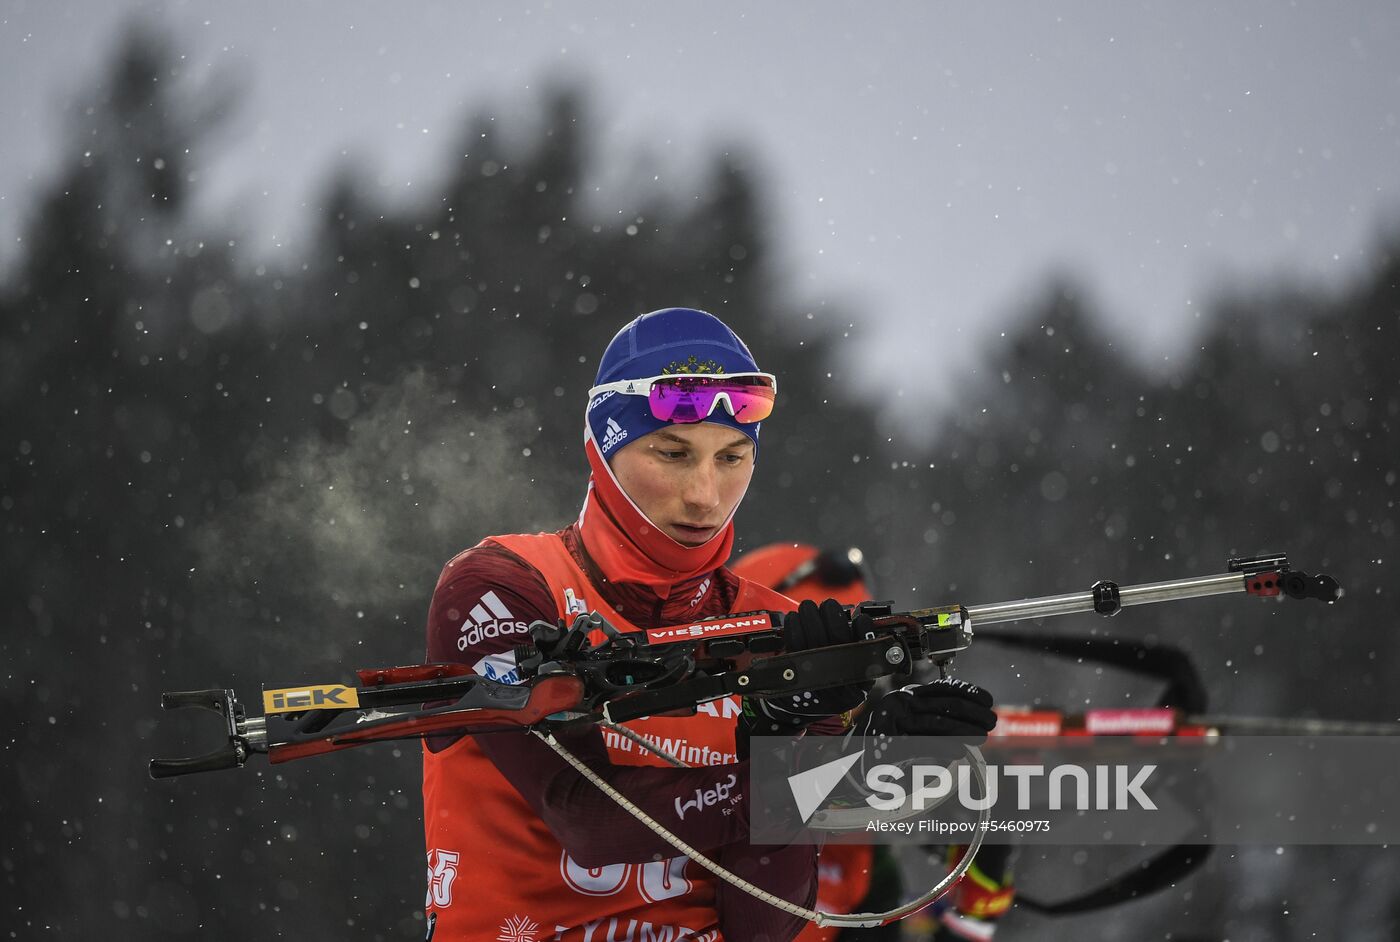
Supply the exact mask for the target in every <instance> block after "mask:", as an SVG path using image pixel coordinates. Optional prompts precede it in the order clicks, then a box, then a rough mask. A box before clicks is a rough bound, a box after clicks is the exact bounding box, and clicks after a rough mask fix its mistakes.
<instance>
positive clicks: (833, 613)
mask: <svg viewBox="0 0 1400 942" xmlns="http://www.w3.org/2000/svg"><path fill="white" fill-rule="evenodd" d="M874 632H875V623H874V622H873V621H872V620H871V618H870V616H869V615H856V616H855V618H854V619H853V618H852V617H851V615H850V613H849V612H847V611H846V609H845V608H843V607H842V605H841V603H840V602H838V601H836V600H835V599H827V600H826V601H825V602H823V603H822V604H821V605H820V606H818V605H817V603H816V602H813V601H810V600H808V601H804V602H803V603H802V604H801V605H799V606H798V607H797V611H795V612H788V613H787V614H786V615H784V616H783V652H784V653H785V654H798V653H800V652H802V651H810V650H812V649H813V648H824V647H828V646H830V645H834V644H850V643H852V642H854V641H859V640H861V639H863V638H864V637H866V634H867V633H870V634H871V635H872V636H873V634H874ZM873 686H875V681H873V680H869V681H865V682H863V683H859V684H850V685H847V686H844V687H827V688H825V689H823V690H803V691H800V692H798V693H795V694H793V695H791V696H782V697H772V698H768V699H760V698H757V697H754V698H745V699H744V711H743V714H742V716H741V717H740V719H739V727H738V730H737V733H738V736H737V740H736V741H737V745H738V747H739V757H740V758H744V757H745V756H747V755H748V737H749V736H783V735H791V734H793V733H795V732H797V731H798V730H800V729H802V728H803V727H805V726H808V725H810V724H811V723H815V722H816V721H817V720H821V719H825V718H826V717H828V716H837V715H839V714H841V713H845V712H846V711H848V710H854V709H855V708H856V707H858V706H860V705H861V704H862V703H864V702H865V697H866V694H868V693H869V692H870V688H871V687H873Z"/></svg>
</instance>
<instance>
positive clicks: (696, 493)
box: [681, 461, 719, 523]
mask: <svg viewBox="0 0 1400 942" xmlns="http://www.w3.org/2000/svg"><path fill="white" fill-rule="evenodd" d="M681 499H682V500H684V501H685V504H686V507H687V508H693V509H694V510H695V511H697V512H700V513H708V512H709V511H711V510H714V509H715V508H716V507H718V506H719V473H718V471H717V470H716V469H715V467H714V465H713V464H711V463H710V462H708V461H704V462H701V463H700V464H699V465H698V466H697V467H695V468H694V469H693V470H692V471H691V472H690V474H688V475H686V481H685V490H684V492H683V493H682V494H681ZM693 522H695V523H701V522H703V521H699V520H696V521H693Z"/></svg>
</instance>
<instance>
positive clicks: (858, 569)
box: [731, 543, 1015, 942]
mask: <svg viewBox="0 0 1400 942" xmlns="http://www.w3.org/2000/svg"><path fill="white" fill-rule="evenodd" d="M731 569H732V570H733V571H734V572H735V573H736V574H737V575H739V576H741V577H743V578H745V579H751V580H753V581H754V582H757V583H759V584H760V585H765V586H768V587H769V588H771V589H774V590H776V591H778V592H781V593H783V594H784V595H786V596H787V597H788V598H791V599H793V600H794V601H798V602H801V601H803V600H812V601H816V600H819V599H835V600H836V601H837V602H839V603H841V604H842V605H852V606H854V605H859V604H860V603H861V602H865V601H869V600H871V599H873V598H874V590H873V586H874V582H873V580H872V578H871V575H870V570H869V567H868V566H867V565H866V561H865V554H864V553H863V552H862V551H861V550H860V549H858V548H856V547H845V548H839V549H838V548H826V549H819V548H817V547H815V546H809V545H807V544H805V543H770V544H768V545H767V546H762V547H759V548H758V549H755V550H751V551H749V552H747V553H744V554H743V555H742V556H740V557H739V558H738V559H736V560H735V561H734V564H733V565H732V566H731ZM881 684H883V685H886V686H887V685H888V681H882V682H881ZM876 693H877V695H878V694H879V693H880V691H879V689H878V685H877V690H876ZM864 709H865V707H864V706H862V707H858V708H857V710H856V711H853V712H854V713H855V714H856V715H854V716H852V717H851V718H850V721H854V720H855V719H856V718H857V717H858V715H859V711H862V710H864ZM965 850H966V848H965V847H963V846H961V845H954V846H952V847H949V848H947V850H946V858H947V859H946V863H947V866H948V867H949V869H951V868H952V867H953V866H955V865H956V864H957V863H958V862H959V861H960V860H961V859H962V855H963V853H964V851H965ZM1010 857H1011V847H1009V846H1006V845H987V846H984V847H983V848H982V849H981V850H979V851H978V854H977V857H976V859H975V861H974V862H973V865H972V866H971V867H970V868H969V870H968V872H967V873H966V874H965V875H964V876H963V878H962V879H961V880H959V881H958V883H957V885H956V886H955V887H954V888H953V891H952V892H951V893H949V894H947V895H946V896H944V897H943V898H942V899H939V900H937V901H935V902H934V903H933V905H932V906H930V907H929V909H928V910H926V911H925V912H923V913H919V914H917V915H915V916H913V917H910V918H909V919H907V920H905V921H904V922H903V923H892V924H890V925H885V926H879V927H875V928H868V929H863V928H848V929H840V928H836V927H832V926H826V927H819V926H815V925H810V924H809V925H808V926H807V928H806V929H804V930H803V931H802V934H801V935H800V936H799V937H798V940H799V942H896V940H898V939H900V938H903V937H904V935H902V932H903V931H904V930H908V931H911V932H912V933H913V934H914V936H915V937H916V938H920V939H927V940H931V942H953V940H959V939H991V938H993V937H994V936H995V933H996V928H997V920H999V919H1000V918H1001V917H1002V916H1003V915H1004V914H1005V913H1006V911H1007V910H1008V909H1009V908H1010V906H1011V903H1012V900H1013V898H1014V896H1015V888H1014V885H1013V882H1012V872H1011V867H1010V863H1011V860H1010ZM817 877H818V882H817V906H816V908H817V909H819V910H822V911H823V912H834V913H854V912H885V911H887V910H890V909H893V908H894V907H896V906H898V905H899V904H900V903H901V902H903V891H904V888H903V881H902V878H901V875H900V869H899V863H898V861H897V860H896V859H895V857H894V855H893V853H892V852H891V850H890V848H889V847H888V846H886V845H883V844H829V845H827V846H825V847H823V848H822V849H821V853H820V856H819V857H818V861H817ZM901 927H903V929H902V928H901Z"/></svg>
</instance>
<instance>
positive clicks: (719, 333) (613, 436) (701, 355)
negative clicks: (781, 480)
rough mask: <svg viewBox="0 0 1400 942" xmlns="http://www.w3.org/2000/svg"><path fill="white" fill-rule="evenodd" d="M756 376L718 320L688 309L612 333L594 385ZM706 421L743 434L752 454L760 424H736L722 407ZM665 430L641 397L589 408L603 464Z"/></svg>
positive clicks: (598, 400)
mask: <svg viewBox="0 0 1400 942" xmlns="http://www.w3.org/2000/svg"><path fill="white" fill-rule="evenodd" d="M757 372H759V369H758V364H757V363H755V362H754V358H753V354H752V353H750V352H749V348H748V347H746V346H744V342H743V341H742V340H740V339H739V337H738V335H737V334H735V333H734V331H732V330H730V329H729V328H728V327H727V326H725V324H724V322H723V321H721V320H720V319H719V318H718V317H715V316H714V315H713V314H706V313H705V312H704V311H696V310H692V309H691V308H686V307H668V308H665V309H663V310H660V311H652V312H651V313H650V314H643V315H642V316H641V317H639V318H637V319H636V320H634V321H632V323H630V324H628V325H627V326H626V327H624V328H622V329H621V330H619V331H618V332H617V336H615V337H613V339H612V342H611V343H609V344H608V348H607V349H606V350H604V351H603V358H602V359H601V360H600V361H599V362H598V376H597V378H596V379H595V380H594V381H593V385H595V386H601V385H603V384H604V383H615V382H617V381H618V380H623V379H647V378H649V377H652V376H661V375H663V374H665V373H757ZM705 421H706V422H713V423H715V424H716V425H727V426H729V427H730V428H732V429H735V430H736V431H740V432H743V433H744V434H745V435H747V436H748V437H749V438H751V439H752V440H753V445H754V450H755V454H756V453H757V449H758V427H759V425H760V424H762V423H759V422H754V423H751V424H747V425H746V424H742V423H740V422H736V421H735V420H734V416H732V415H730V414H729V410H727V409H726V408H724V406H723V405H720V406H719V407H718V408H716V409H715V411H714V412H712V413H710V417H709V418H708V419H706V420H705ZM670 424H671V423H670V422H664V421H662V420H661V419H658V418H656V416H654V415H652V414H651V407H650V406H649V405H648V404H647V400H646V397H644V396H624V395H601V396H597V397H595V398H594V399H593V400H592V401H591V402H589V404H588V426H589V428H590V429H592V431H593V440H594V441H596V442H597V443H598V450H599V451H600V452H601V453H602V455H603V457H604V458H607V457H609V456H610V455H611V454H612V453H613V451H614V450H616V449H617V448H618V447H619V446H621V445H623V444H624V443H626V442H632V441H636V440H637V439H639V438H641V437H642V436H643V435H649V434H651V433H652V432H655V431H656V430H657V429H662V428H665V427H666V426H668V425H670Z"/></svg>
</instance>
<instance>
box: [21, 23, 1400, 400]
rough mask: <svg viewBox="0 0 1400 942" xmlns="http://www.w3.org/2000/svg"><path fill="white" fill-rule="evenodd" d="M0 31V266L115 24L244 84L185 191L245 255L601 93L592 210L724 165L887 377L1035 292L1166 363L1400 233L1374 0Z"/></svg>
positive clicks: (675, 188) (989, 324)
mask: <svg viewBox="0 0 1400 942" xmlns="http://www.w3.org/2000/svg"><path fill="white" fill-rule="evenodd" d="M0 10H3V12H0V122H3V123H2V124H0V127H3V128H4V131H5V134H4V140H3V143H0V261H8V260H11V259H12V258H13V257H14V255H15V239H16V236H17V232H18V220H19V218H21V216H22V213H23V212H24V211H25V210H26V209H27V207H28V199H29V197H30V195H31V194H32V193H33V191H34V189H35V187H36V185H38V184H40V183H42V182H43V181H44V180H45V179H46V177H47V175H48V173H49V171H50V168H51V167H52V166H53V163H54V161H55V159H56V158H57V157H59V156H60V148H61V147H62V146H63V144H64V139H63V136H62V129H63V127H64V118H65V116H64V111H63V109H64V108H65V107H66V106H67V105H68V103H69V100H70V97H71V94H72V93H73V92H75V91H77V90H80V89H82V88H83V87H84V86H85V84H86V83H88V82H89V81H91V80H92V78H93V77H94V75H95V73H96V71H97V69H98V67H99V66H100V64H102V63H103V62H105V61H106V58H107V55H108V54H109V52H110V49H111V45H112V43H113V40H114V36H115V35H116V34H117V32H118V30H119V27H120V26H121V24H122V23H124V22H125V21H126V20H128V19H129V18H130V17H131V15H132V14H133V13H134V12H147V13H152V14H154V15H155V16H156V17H157V18H158V19H159V21H160V22H161V23H163V24H165V25H166V26H167V27H168V28H169V29H170V30H171V31H172V32H173V34H174V36H175V38H176V40H177V47H178V49H179V51H180V52H181V53H183V54H184V55H185V56H186V57H187V62H188V64H189V68H190V69H191V70H192V71H193V72H194V73H195V74H201V73H204V72H207V70H209V69H210V68H211V67H213V66H216V65H218V66H233V67H234V68H235V69H237V70H238V71H240V72H241V73H242V74H243V76H244V78H245V80H246V84H247V93H248V94H247V98H246V100H245V102H244V106H243V110H242V112H241V114H240V116H239V118H238V119H237V122H236V123H235V125H234V128H233V130H232V132H231V133H229V134H228V135H227V136H226V137H225V138H224V139H223V140H222V141H221V144H220V146H219V147H217V148H214V149H212V150H211V151H210V152H209V153H207V154H206V155H204V156H205V157H206V158H207V163H206V165H205V166H204V167H203V168H202V175H203V179H204V183H205V185H206V186H207V191H206V194H205V195H206V205H207V208H209V209H210V210H212V211H216V212H219V213H221V214H230V215H232V216H233V218H235V219H241V220H244V221H245V222H246V225H247V227H248V231H249V235H250V237H251V240H252V242H253V244H254V245H255V247H256V249H257V250H258V251H259V252H262V253H269V252H275V251H277V250H278V246H283V247H286V248H291V249H295V248H296V244H297V240H298V239H299V238H302V237H304V236H303V230H302V223H303V220H304V217H305V206H306V205H307V204H310V203H312V202H314V199H315V197H316V192H315V189H314V187H315V184H316V183H318V182H319V181H320V180H321V178H322V176H323V174H324V172H325V171H326V170H327V168H328V167H329V166H331V165H333V164H335V163H336V162H337V161H338V160H340V159H341V156H340V155H341V153H342V151H349V152H350V154H351V155H354V156H358V157H359V158H360V162H361V163H362V164H363V165H366V166H368V167H370V168H373V169H374V170H375V172H376V173H377V175H378V178H379V180H380V182H381V185H382V186H383V187H384V188H385V189H386V191H389V192H394V191H399V192H407V193H413V192H415V190H414V186H415V185H416V186H417V187H418V190H417V191H419V192H421V191H422V190H423V189H424V187H423V184H424V183H425V182H428V181H427V180H426V179H425V175H427V174H432V173H435V172H436V171H437V168H438V166H439V165H440V164H442V163H443V162H444V154H445V153H447V152H448V149H449V148H450V147H451V145H452V144H453V143H454V142H455V141H456V138H457V135H458V132H459V124H458V122H459V121H460V119H461V118H463V116H464V115H465V114H467V113H468V112H471V111H475V110H478V109H484V108H487V107H488V106H489V107H491V108H493V109H494V113H495V114H497V115H498V116H499V117H501V118H502V119H503V123H509V122H508V120H506V119H509V118H511V117H512V116H513V115H515V116H522V117H524V116H528V115H529V114H530V110H531V107H532V105H533V103H534V101H535V98H534V97H533V96H534V95H535V94H537V92H538V89H539V87H540V86H541V84H542V80H543V79H545V78H546V77H547V76H551V75H553V76H559V75H562V76H565V77H567V78H569V79H571V80H580V81H582V82H584V83H585V84H586V85H587V86H588V87H590V88H591V89H592V90H593V91H594V92H596V101H595V108H596V110H595V118H596V120H597V125H598V127H599V129H600V130H601V131H602V132H603V133H604V137H605V141H604V144H605V150H604V156H605V158H606V166H605V167H603V168H600V174H599V177H598V180H597V181H596V182H598V184H599V186H600V189H599V191H598V192H597V193H596V194H595V200H596V204H597V206H598V207H599V209H600V210H603V211H609V212H612V211H616V210H628V209H631V208H632V207H633V205H634V204H633V201H632V200H631V199H629V196H630V195H634V194H635V193H636V181H635V177H637V176H638V175H640V174H642V172H643V171H644V170H645V171H646V175H647V176H648V177H649V176H650V174H651V173H652V172H655V170H656V169H659V170H660V171H661V172H663V173H665V174H669V175H670V176H671V178H672V179H670V180H663V181H662V183H663V185H665V186H667V187H668V189H670V190H671V191H672V192H674V193H675V194H677V196H678V197H681V198H683V197H684V195H685V193H686V192H687V191H688V188H690V187H693V186H694V185H695V184H694V183H693V179H694V170H695V168H696V167H697V166H698V165H699V163H698V158H699V157H701V156H703V155H704V154H706V153H708V152H710V150H711V149H712V148H714V147H716V146H719V145H722V144H727V143H730V142H739V143H741V144H743V145H745V146H746V147H747V148H748V150H749V152H751V153H753V154H754V155H756V157H757V158H758V160H757V166H758V167H759V169H760V171H761V176H762V178H763V179H764V181H765V182H766V183H767V184H769V188H768V195H769V197H770V199H771V208H772V210H773V218H772V220H771V227H770V228H771V232H772V233H774V234H775V235H777V236H779V237H780V238H781V257H782V262H783V268H784V270H785V271H786V272H787V273H788V275H789V276H790V277H791V279H792V281H793V283H794V284H796V285H797V286H798V288H799V289H800V290H801V291H802V293H803V294H804V295H805V296H808V297H812V298H815V297H817V296H829V297H832V298H836V299H839V300H841V301H843V302H846V303H848V304H849V306H850V307H852V309H854V310H855V311H856V312H857V313H858V314H859V316H860V317H861V320H859V321H857V328H856V330H855V331H854V334H855V336H856V337H857V340H858V341H859V342H862V343H869V344H871V345H877V346H878V347H879V349H881V350H883V351H885V352H887V353H888V354H889V355H890V356H891V357H892V358H893V365H894V366H903V367H910V368H919V367H924V368H926V367H927V366H928V364H929V363H930V361H931V358H933V357H942V358H946V357H956V356H959V355H963V354H967V353H969V352H971V351H972V350H973V349H974V344H975V343H976V342H979V341H991V342H994V341H995V338H996V336H997V331H998V330H999V329H1000V327H1002V326H1004V324H1005V323H1006V321H1007V319H1008V316H1009V315H1010V314H1011V313H1012V312H1013V311H1014V310H1015V309H1016V304H1017V301H1018V299H1020V298H1022V297H1024V294H1025V292H1026V291H1027V290H1029V289H1031V288H1033V287H1035V286H1036V285H1038V284H1039V283H1040V280H1041V278H1043V276H1044V274H1045V273H1046V272H1047V271H1048V270H1051V269H1055V268H1063V269H1067V270H1071V271H1075V272H1079V273H1082V275H1083V277H1084V278H1085V280H1086V281H1087V283H1088V284H1089V286H1090V287H1091V288H1092V289H1093V294H1094V298H1095V301H1096V302H1097V303H1098V304H1099V305H1100V306H1101V307H1102V308H1103V309H1104V310H1105V311H1106V312H1107V313H1108V314H1109V315H1110V316H1111V317H1112V319H1113V322H1114V324H1115V325H1116V327H1117V333H1116V336H1117V338H1118V343H1119V344H1120V346H1129V345H1136V346H1139V347H1141V348H1142V349H1143V350H1145V351H1150V354H1149V355H1150V356H1151V357H1152V358H1155V359H1157V360H1161V358H1163V357H1169V356H1172V355H1174V354H1179V353H1180V351H1181V349H1182V344H1183V343H1184V342H1186V339H1187V338H1189V337H1190V335H1191V333H1192V331H1193V328H1194V325H1195V324H1196V323H1197V320H1196V317H1197V312H1198V310H1199V309H1200V307H1201V305H1202V303H1203V302H1204V301H1205V300H1206V299H1207V298H1208V297H1209V296H1210V294H1211V291H1212V287H1213V286H1214V285H1216V284H1218V283H1219V282H1220V281H1221V279H1225V278H1228V280H1229V281H1230V282H1231V283H1239V282H1240V281H1241V280H1242V279H1247V278H1252V277H1260V278H1268V277H1272V276H1274V275H1277V274H1278V273H1280V272H1287V273H1291V274H1294V275H1297V276H1301V277H1309V278H1312V277H1317V278H1321V279H1323V280H1324V281H1326V282H1327V283H1333V284H1335V283H1337V281H1338V280H1339V279H1340V277H1342V276H1344V275H1346V274H1350V273H1354V272H1355V271H1357V270H1358V269H1359V268H1360V267H1361V266H1363V265H1364V264H1365V262H1366V253H1367V252H1368V251H1369V250H1370V249H1371V248H1372V246H1373V238H1374V236H1375V235H1376V233H1377V232H1378V231H1379V230H1380V229H1381V228H1382V226H1383V225H1384V224H1385V223H1386V222H1391V221H1394V220H1396V219H1397V218H1400V169H1398V168H1400V5H1397V4H1396V3H1394V2H1393V0H1388V2H1367V3H1341V4H1339V3H1300V4H1281V3H1263V2H1238V3H1232V4H1229V5H1228V6H1227V5H1224V4H1204V3H1200V4H1183V3H1180V2H1167V0H1161V2H1158V0H1153V2H1145V3H1127V2H1121V0H1119V2H1105V3H1023V4H997V5H991V4H958V5H954V4H945V3H876V4H860V5H856V4H836V3H801V4H797V3H781V4H780V3H770V4H759V3H723V2H712V3H706V4H703V5H700V4H696V5H689V6H685V7H680V6H676V5H661V4H643V3H608V2H590V3H573V4H566V3H553V4H551V3H544V4H529V5H525V4H521V3H515V2H509V3H507V2H496V3H443V2H435V3H407V4H381V3H366V2H336V3H331V2H301V3H295V4H287V3H279V4H272V3H242V4H230V3H212V2H204V0H187V2H167V3H154V2H145V0H100V2H99V0H70V2H65V3H59V2H52V0H6V2H5V3H4V5H3V7H0ZM643 150H645V151H648V152H650V154H651V155H653V157H654V158H655V159H654V160H653V161H652V162H650V163H648V162H647V161H644V160H642V159H640V158H639V156H638V154H639V152H641V151H643ZM615 313H616V320H618V321H621V320H622V319H623V318H624V317H626V316H630V314H632V313H633V312H628V311H618V312H615ZM881 372H882V373H883V374H884V375H889V371H888V370H882V371H881ZM904 385H905V386H906V387H907V388H908V395H909V396H910V397H911V398H917V397H919V396H922V395H924V394H927V395H932V396H935V397H938V398H940V399H942V400H944V401H946V396H947V393H948V392H949V390H948V389H946V388H945V387H942V386H940V385H938V383H937V381H936V380H935V381H931V382H930V384H929V387H928V389H927V390H926V393H924V392H919V391H918V390H916V388H915V387H916V386H917V385H918V384H917V383H914V382H906V383H904Z"/></svg>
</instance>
